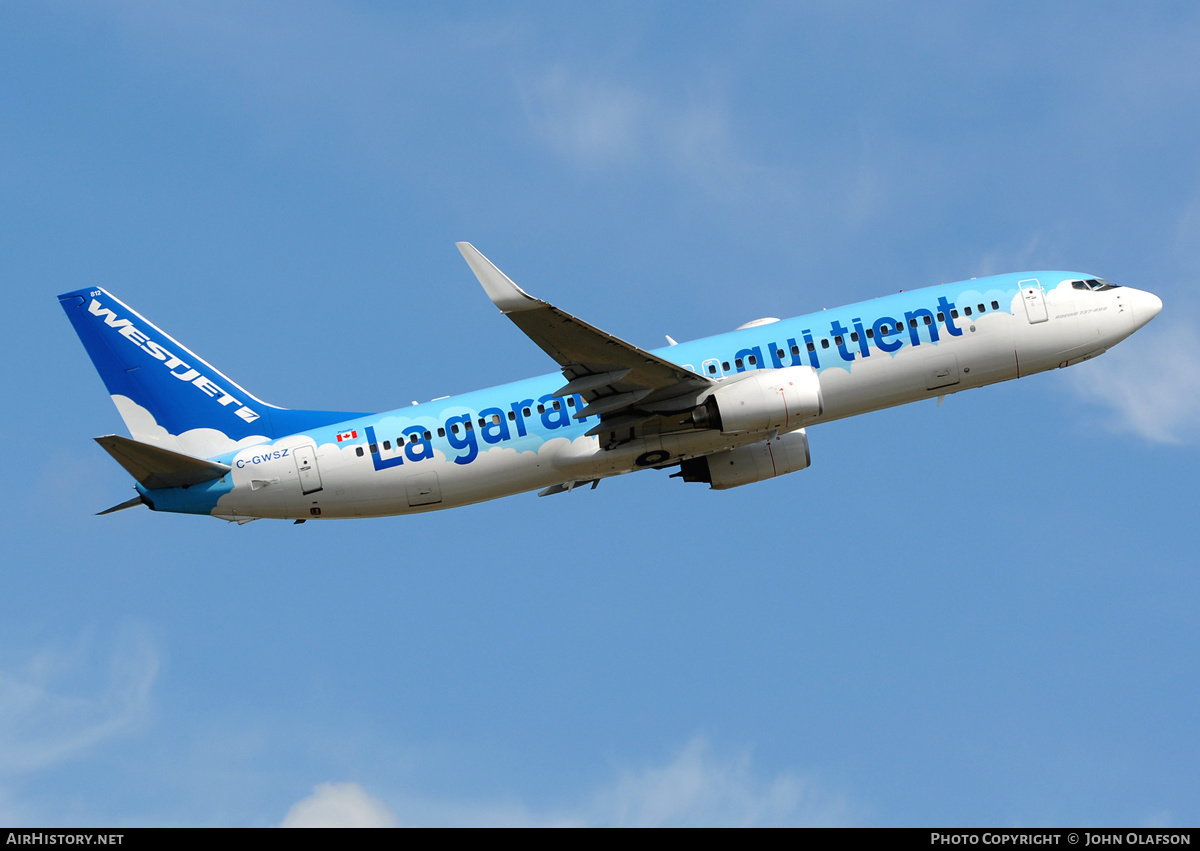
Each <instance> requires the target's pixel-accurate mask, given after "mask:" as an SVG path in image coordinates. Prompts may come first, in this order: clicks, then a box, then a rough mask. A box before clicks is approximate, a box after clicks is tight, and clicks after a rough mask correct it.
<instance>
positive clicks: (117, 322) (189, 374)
mask: <svg viewBox="0 0 1200 851" xmlns="http://www.w3.org/2000/svg"><path fill="white" fill-rule="evenodd" d="M88 313H90V314H92V315H93V316H98V317H100V318H101V319H103V320H104V324H105V325H107V326H108V327H109V328H113V329H115V330H116V332H117V333H118V334H120V335H121V336H122V337H124V338H125V339H127V340H128V341H129V342H131V343H133V344H134V345H135V346H137V347H138V348H140V349H141V350H142V351H144V352H146V353H147V354H149V355H151V356H153V357H155V358H157V359H158V360H160V361H162V362H163V365H164V366H165V367H166V368H167V369H168V370H169V371H170V373H171V375H173V376H175V377H176V378H178V379H179V380H180V381H187V382H190V383H191V384H192V386H194V387H197V388H199V389H200V391H201V392H202V393H204V394H205V395H206V396H211V397H212V398H214V399H216V400H217V402H219V403H220V404H222V405H224V406H226V407H228V406H230V405H238V406H239V407H238V409H237V410H236V411H234V414H236V415H237V416H238V417H241V418H242V419H243V420H245V421H246V422H248V423H252V422H254V421H255V420H256V419H258V414H257V413H255V412H254V411H252V410H251V409H250V408H247V407H246V406H245V405H243V404H242V403H241V402H240V401H238V400H237V399H235V398H234V397H233V396H231V395H230V394H229V393H227V392H226V391H225V390H223V389H221V387H219V386H218V385H217V384H215V383H213V381H212V380H211V379H210V378H208V377H207V376H205V375H201V373H200V370H198V369H194V368H193V367H192V366H191V365H190V364H188V363H185V362H184V361H183V359H182V358H180V357H178V356H177V355H175V354H173V353H172V352H170V351H168V350H167V349H165V348H163V347H162V346H161V345H159V344H158V343H156V342H154V341H153V340H151V339H150V338H149V337H148V336H147V335H146V334H145V333H143V332H142V331H139V330H138V329H137V328H136V327H135V326H134V324H133V320H131V319H118V318H117V314H116V313H115V312H114V311H113V310H112V308H109V307H103V306H101V304H100V302H99V301H97V300H96V299H95V298H93V299H92V301H91V304H89V305H88ZM180 367H183V370H184V371H183V372H176V370H177V369H179V368H180Z"/></svg>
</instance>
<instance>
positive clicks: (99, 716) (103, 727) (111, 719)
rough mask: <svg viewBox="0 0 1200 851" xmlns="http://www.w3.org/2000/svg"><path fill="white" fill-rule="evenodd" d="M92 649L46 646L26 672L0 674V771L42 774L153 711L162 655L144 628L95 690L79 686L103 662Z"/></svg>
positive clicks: (127, 638)
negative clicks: (153, 691)
mask: <svg viewBox="0 0 1200 851" xmlns="http://www.w3.org/2000/svg"><path fill="white" fill-rule="evenodd" d="M93 655H94V654H93V653H92V652H90V651H89V649H88V648H87V643H86V642H85V645H84V648H83V649H80V650H76V651H74V652H67V653H64V652H61V651H58V650H43V651H41V652H40V653H37V654H36V655H34V656H33V657H32V658H31V659H30V660H29V661H28V662H27V663H26V664H25V665H24V666H21V667H20V668H19V669H18V670H12V671H0V773H3V774H10V775H11V774H19V773H24V772H29V771H35V770H38V769H41V768H45V767H48V766H51V765H54V764H56V763H60V762H63V761H65V760H68V759H71V758H73V757H75V756H78V755H79V754H81V753H83V752H84V751H87V750H88V749H90V748H92V747H94V746H96V745H98V744H100V743H102V742H105V741H108V740H109V739H112V738H115V737H117V736H120V735H124V734H127V733H130V732H131V731H133V730H134V729H136V727H137V726H138V724H139V723H141V722H142V721H143V719H144V718H145V717H146V715H147V711H148V709H149V704H150V691H151V688H152V687H153V685H154V681H155V678H156V677H157V675H158V669H159V656H158V653H157V652H156V650H155V648H154V646H153V644H152V642H151V641H150V639H149V638H148V636H146V635H145V634H144V633H143V632H141V631H140V630H136V629H128V630H126V631H125V632H124V633H123V634H122V635H121V637H120V639H119V640H118V642H117V646H116V648H115V650H114V651H113V652H112V655H111V657H110V659H109V662H108V676H107V680H106V681H105V682H104V683H102V684H100V685H99V686H97V687H96V689H95V693H94V694H90V695H88V694H78V693H73V692H76V686H75V683H76V682H77V681H79V680H81V679H83V680H86V679H87V677H88V675H89V669H90V668H93V667H95V666H94V661H93V659H92V658H91V657H92V656H93Z"/></svg>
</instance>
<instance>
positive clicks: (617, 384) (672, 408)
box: [457, 242, 716, 446]
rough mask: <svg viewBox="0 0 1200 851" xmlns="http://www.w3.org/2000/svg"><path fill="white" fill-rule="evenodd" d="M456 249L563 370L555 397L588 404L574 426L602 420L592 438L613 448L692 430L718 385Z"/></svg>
mask: <svg viewBox="0 0 1200 851" xmlns="http://www.w3.org/2000/svg"><path fill="white" fill-rule="evenodd" d="M457 245H458V250H459V251H461V252H462V255H463V257H464V258H465V259H466V261H467V265H469V266H470V267H471V271H472V272H474V273H475V277H477V278H478V279H479V283H480V284H482V285H483V289H484V291H485V292H486V293H487V294H488V297H489V298H490V299H491V300H492V303H493V304H495V305H496V307H498V308H500V310H501V312H503V313H504V315H506V316H507V317H508V318H509V319H511V320H512V321H513V323H514V324H515V325H516V326H517V327H518V328H520V329H521V330H522V331H524V332H525V334H526V335H527V336H528V337H529V339H531V340H533V342H535V343H537V344H538V346H539V347H541V349H542V351H544V352H545V353H546V354H548V355H550V357H552V358H554V360H555V361H556V362H557V363H558V365H559V367H560V368H561V369H562V374H563V378H565V379H566V380H567V383H566V384H565V385H563V386H562V387H561V388H559V389H558V390H556V391H555V394H554V395H556V396H571V395H574V394H576V393H578V394H579V395H580V396H582V397H583V399H584V401H586V402H587V405H586V407H584V408H582V409H581V410H579V411H576V412H575V414H574V417H575V419H583V418H585V417H591V416H597V415H598V416H599V417H600V423H599V424H598V425H595V426H593V427H592V428H591V429H589V430H588V434H589V435H595V434H609V435H611V436H610V438H609V440H608V441H606V445H607V446H613V445H616V444H617V443H620V442H623V441H624V440H626V439H630V438H633V437H635V436H637V435H638V434H639V433H646V432H649V431H653V432H664V431H676V430H684V429H691V428H693V426H692V425H691V423H690V421H688V420H680V419H679V416H678V415H679V414H682V413H689V412H690V411H691V410H692V409H693V408H694V407H696V405H698V404H700V402H701V401H702V400H703V397H704V396H706V395H707V394H708V392H709V391H710V390H711V388H712V387H714V386H715V384H716V382H714V381H713V380H711V379H709V378H706V377H704V376H703V375H699V374H697V373H695V372H692V371H691V370H688V369H684V368H683V367H682V366H679V365H678V364H674V363H671V362H670V361H668V360H663V359H662V358H660V357H658V356H657V355H653V354H651V353H650V352H648V351H646V350H645V349H641V348H638V347H637V346H635V345H633V344H632V343H627V342H625V341H624V340H621V339H619V338H617V337H614V336H613V335H611V334H608V333H606V332H604V331H601V330H600V329H599V328H596V327H594V326H592V325H589V324H588V323H586V322H584V321H583V320H582V319H577V318H576V317H574V316H572V315H571V314H569V313H567V312H566V311H563V310H559V309H558V308H557V307H554V306H553V305H551V304H549V303H548V302H544V301H541V300H540V299H536V298H534V297H533V296H531V295H529V293H527V292H525V291H524V290H523V289H521V288H520V287H518V286H517V285H516V284H514V283H513V282H512V281H511V280H509V278H508V276H507V275H505V274H504V273H503V272H501V271H500V270H499V269H497V268H496V266H495V265H494V264H493V263H492V262H491V261H490V260H488V259H487V258H486V257H484V256H483V255H482V254H480V253H479V251H478V249H476V248H475V246H473V245H471V244H470V243H469V242H460V243H457ZM627 430H628V433H627Z"/></svg>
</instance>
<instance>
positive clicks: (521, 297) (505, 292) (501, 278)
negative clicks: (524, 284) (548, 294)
mask: <svg viewBox="0 0 1200 851" xmlns="http://www.w3.org/2000/svg"><path fill="white" fill-rule="evenodd" d="M455 245H456V246H457V247H458V250H459V251H461V252H462V256H463V259H464V260H466V261H467V265H468V266H470V267H471V271H472V272H474V273H475V277H476V278H478V279H479V283H481V284H483V290H484V292H486V293H487V294H488V298H490V299H491V300H492V304H494V305H496V307H498V308H500V312H501V313H515V312H517V311H521V310H533V309H534V308H536V307H540V306H541V305H542V302H540V301H538V300H537V299H536V298H534V297H533V296H531V295H530V294H529V293H527V292H525V290H523V289H521V288H520V287H518V286H517V285H516V284H514V283H513V282H512V281H511V280H509V277H508V275H506V274H504V273H503V272H501V271H500V270H499V269H497V268H496V266H495V264H493V263H492V261H491V260H488V259H487V258H486V257H484V256H483V255H482V254H480V253H479V249H477V248H476V247H475V246H474V245H472V244H471V243H469V242H456V243H455Z"/></svg>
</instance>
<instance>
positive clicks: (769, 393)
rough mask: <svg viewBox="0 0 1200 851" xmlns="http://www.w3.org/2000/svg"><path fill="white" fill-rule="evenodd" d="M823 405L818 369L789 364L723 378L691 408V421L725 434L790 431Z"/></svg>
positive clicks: (808, 420)
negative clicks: (697, 405) (698, 405)
mask: <svg viewBox="0 0 1200 851" xmlns="http://www.w3.org/2000/svg"><path fill="white" fill-rule="evenodd" d="M824 408H825V403H824V400H823V399H822V397H821V380H820V379H819V378H818V377H817V371H816V370H815V369H813V368H812V367H811V366H789V367H784V368H783V369H762V370H755V371H754V372H747V373H743V374H742V375H740V376H737V377H735V378H733V379H728V380H726V381H722V382H721V383H720V384H719V385H717V388H716V389H715V390H714V391H713V392H712V394H711V395H710V396H709V397H708V398H707V399H705V400H704V404H703V405H701V406H700V407H698V408H696V409H695V410H694V411H692V422H693V423H694V424H695V425H696V427H697V428H715V429H719V430H720V431H721V432H722V433H724V434H742V433H745V432H756V431H782V432H790V431H794V430H795V429H798V428H800V427H801V426H803V425H805V424H806V423H809V422H811V421H812V420H813V419H815V418H816V417H819V416H820V415H821V412H822V411H823V410H824Z"/></svg>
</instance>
